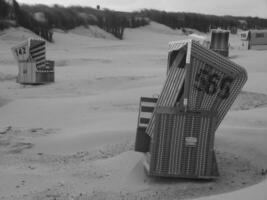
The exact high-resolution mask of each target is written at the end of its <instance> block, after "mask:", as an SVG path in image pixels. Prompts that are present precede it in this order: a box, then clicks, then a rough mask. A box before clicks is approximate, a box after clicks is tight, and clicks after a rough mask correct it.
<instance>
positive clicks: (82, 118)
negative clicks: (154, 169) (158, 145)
mask: <svg viewBox="0 0 267 200" xmlns="http://www.w3.org/2000/svg"><path fill="white" fill-rule="evenodd" d="M91 31H92V30H91V28H90V30H89V29H85V28H81V27H79V28H77V29H76V30H72V31H70V32H69V33H65V32H62V31H56V32H55V33H54V39H55V43H52V44H48V45H47V57H48V58H49V59H52V60H55V63H56V82H55V83H54V84H48V85H41V86H22V85H19V84H17V83H16V82H15V77H16V74H17V66H16V62H15V60H14V58H13V56H12V54H11V51H10V48H11V46H13V45H15V44H16V43H17V42H19V41H22V40H24V39H25V38H27V37H29V36H32V35H33V34H32V33H31V32H28V31H27V30H25V29H22V28H17V29H10V30H8V31H6V32H5V34H1V35H0V80H1V84H0V95H1V97H0V199H20V200H21V199H24V200H28V199H29V200H30V199H44V200H46V199H47V200H48V199H64V200H65V199H77V200H78V199H80V200H83V199H114V200H115V199H177V198H178V199H185V198H191V199H192V198H201V197H203V196H210V195H216V194H217V196H210V197H203V198H201V199H227V200H228V199H229V200H231V199H240V198H242V199H243V200H245V199H252V198H254V199H257V200H265V198H266V195H267V193H266V187H267V182H266V181H265V170H266V168H267V154H266V152H267V149H266V145H265V143H266V141H267V138H266V131H267V125H266V124H267V121H266V120H267V118H266V112H267V108H266V103H267V96H266V95H267V87H266V86H265V85H266V78H265V77H266V73H267V70H266V67H265V57H266V52H264V51H244V50H241V49H240V48H239V38H238V37H237V36H234V35H231V37H230V39H231V41H232V44H233V45H232V49H231V52H230V56H231V59H232V60H233V61H235V62H237V63H239V64H240V65H242V66H244V67H246V69H247V71H248V75H249V80H248V82H247V84H246V86H245V88H244V91H243V92H242V93H241V94H240V95H239V97H238V99H237V100H236V102H235V103H234V105H233V106H232V109H231V111H230V112H229V113H228V114H227V116H226V118H225V120H224V121H223V123H222V125H221V126H220V128H219V129H218V131H217V132H216V149H217V156H218V162H219V167H220V169H219V170H220V173H221V177H220V178H219V179H218V180H215V181H211V182H205V181H204V182H203V181H189V180H180V179H178V180H177V179H171V180H170V179H155V178H151V177H148V176H147V175H146V174H145V172H144V169H143V166H142V159H143V155H142V154H141V153H137V152H134V151H133V144H134V138H135V129H136V123H137V114H138V113H137V112H138V104H139V98H140V96H157V95H158V94H159V92H160V90H161V89H162V84H163V82H164V79H165V76H166V63H167V49H168V42H169V41H173V40H180V39H185V38H187V36H185V35H184V34H182V32H181V31H179V30H171V29H169V28H167V27H165V26H163V25H160V24H157V23H154V22H152V23H151V24H150V25H149V26H147V27H142V28H136V29H126V30H125V38H124V40H116V39H114V38H110V37H109V36H108V34H107V33H104V32H102V31H101V30H98V29H93V31H97V33H94V32H93V33H92V32H91ZM106 34H107V35H106ZM196 34H199V33H197V32H196ZM104 36H107V37H104Z"/></svg>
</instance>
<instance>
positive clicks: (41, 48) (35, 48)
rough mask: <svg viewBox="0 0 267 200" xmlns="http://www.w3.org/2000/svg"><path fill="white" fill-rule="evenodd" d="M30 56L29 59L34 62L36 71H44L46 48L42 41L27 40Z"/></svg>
mask: <svg viewBox="0 0 267 200" xmlns="http://www.w3.org/2000/svg"><path fill="white" fill-rule="evenodd" d="M29 46H30V55H31V58H32V59H33V60H34V61H35V62H36V68H37V70H41V69H45V66H46V64H45V59H46V55H45V54H46V50H45V48H46V46H45V41H44V40H39V39H29Z"/></svg>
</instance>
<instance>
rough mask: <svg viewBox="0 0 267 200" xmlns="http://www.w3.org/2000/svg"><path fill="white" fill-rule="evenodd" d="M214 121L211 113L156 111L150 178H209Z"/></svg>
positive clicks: (211, 163) (173, 110)
mask: <svg viewBox="0 0 267 200" xmlns="http://www.w3.org/2000/svg"><path fill="white" fill-rule="evenodd" d="M215 119H216V118H215V115H214V113H208V112H207V113H202V114H200V113H196V112H179V111H177V110H175V109H173V108H158V109H157V113H156V121H157V123H156V126H157V127H156V132H155V134H154V137H153V138H152V144H151V150H150V152H151V158H150V159H151V160H150V173H151V175H158V176H172V177H175V176H177V177H189V178H197V177H202V178H205V177H206V178H211V176H212V174H213V171H212V170H213V156H214V155H213V146H214V125H215Z"/></svg>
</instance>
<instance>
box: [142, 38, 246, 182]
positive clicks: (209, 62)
mask: <svg viewBox="0 0 267 200" xmlns="http://www.w3.org/2000/svg"><path fill="white" fill-rule="evenodd" d="M246 80H247V74H246V70H245V69H244V68H242V67H241V66H239V65H237V64H235V63H233V62H231V61H230V60H229V59H227V58H224V57H222V56H220V55H218V54H217V53H215V52H213V51H211V50H209V49H207V48H205V47H203V46H202V45H200V44H199V43H198V42H196V41H194V40H187V41H178V42H171V43H170V44H169V54H168V67H167V79H166V81H165V84H164V87H163V89H162V92H161V94H160V95H159V98H158V100H157V101H156V105H155V108H154V109H153V113H152V115H151V117H150V118H149V119H146V122H148V125H147V128H146V130H145V131H142V134H143V137H147V136H149V137H150V138H149V139H147V140H149V141H150V142H149V146H145V145H147V143H145V142H144V143H143V147H142V148H143V150H146V151H147V150H148V153H147V156H146V158H147V159H146V162H145V166H146V169H147V171H148V174H150V175H152V176H163V177H183V178H202V179H204V178H206V179H211V178H215V177H217V176H218V174H219V173H218V167H217V162H216V157H215V153H214V135H215V131H216V130H217V128H218V126H219V125H220V123H221V121H222V120H223V118H224V117H225V115H226V113H227V112H228V110H229V109H230V107H231V105H232V104H233V102H234V100H235V99H236V98H237V96H238V94H239V93H240V91H241V89H242V87H243V85H244V84H245V82H246ZM140 105H141V104H140ZM139 116H140V115H139ZM140 119H141V118H140V117H139V120H140ZM145 134H146V135H145ZM144 135H145V136H144ZM137 143H139V144H141V142H140V140H139V141H138V142H137ZM146 151H143V152H146Z"/></svg>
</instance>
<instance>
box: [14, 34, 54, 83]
mask: <svg viewBox="0 0 267 200" xmlns="http://www.w3.org/2000/svg"><path fill="white" fill-rule="evenodd" d="M11 50H12V53H13V55H14V57H15V58H16V60H17V61H18V67H19V72H18V79H17V80H18V82H19V83H21V84H43V83H50V82H54V81H55V72H54V61H51V60H46V43H45V40H43V39H34V38H29V39H28V40H26V41H24V42H22V43H20V44H18V45H17V46H15V47H13V48H12V49H11Z"/></svg>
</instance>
